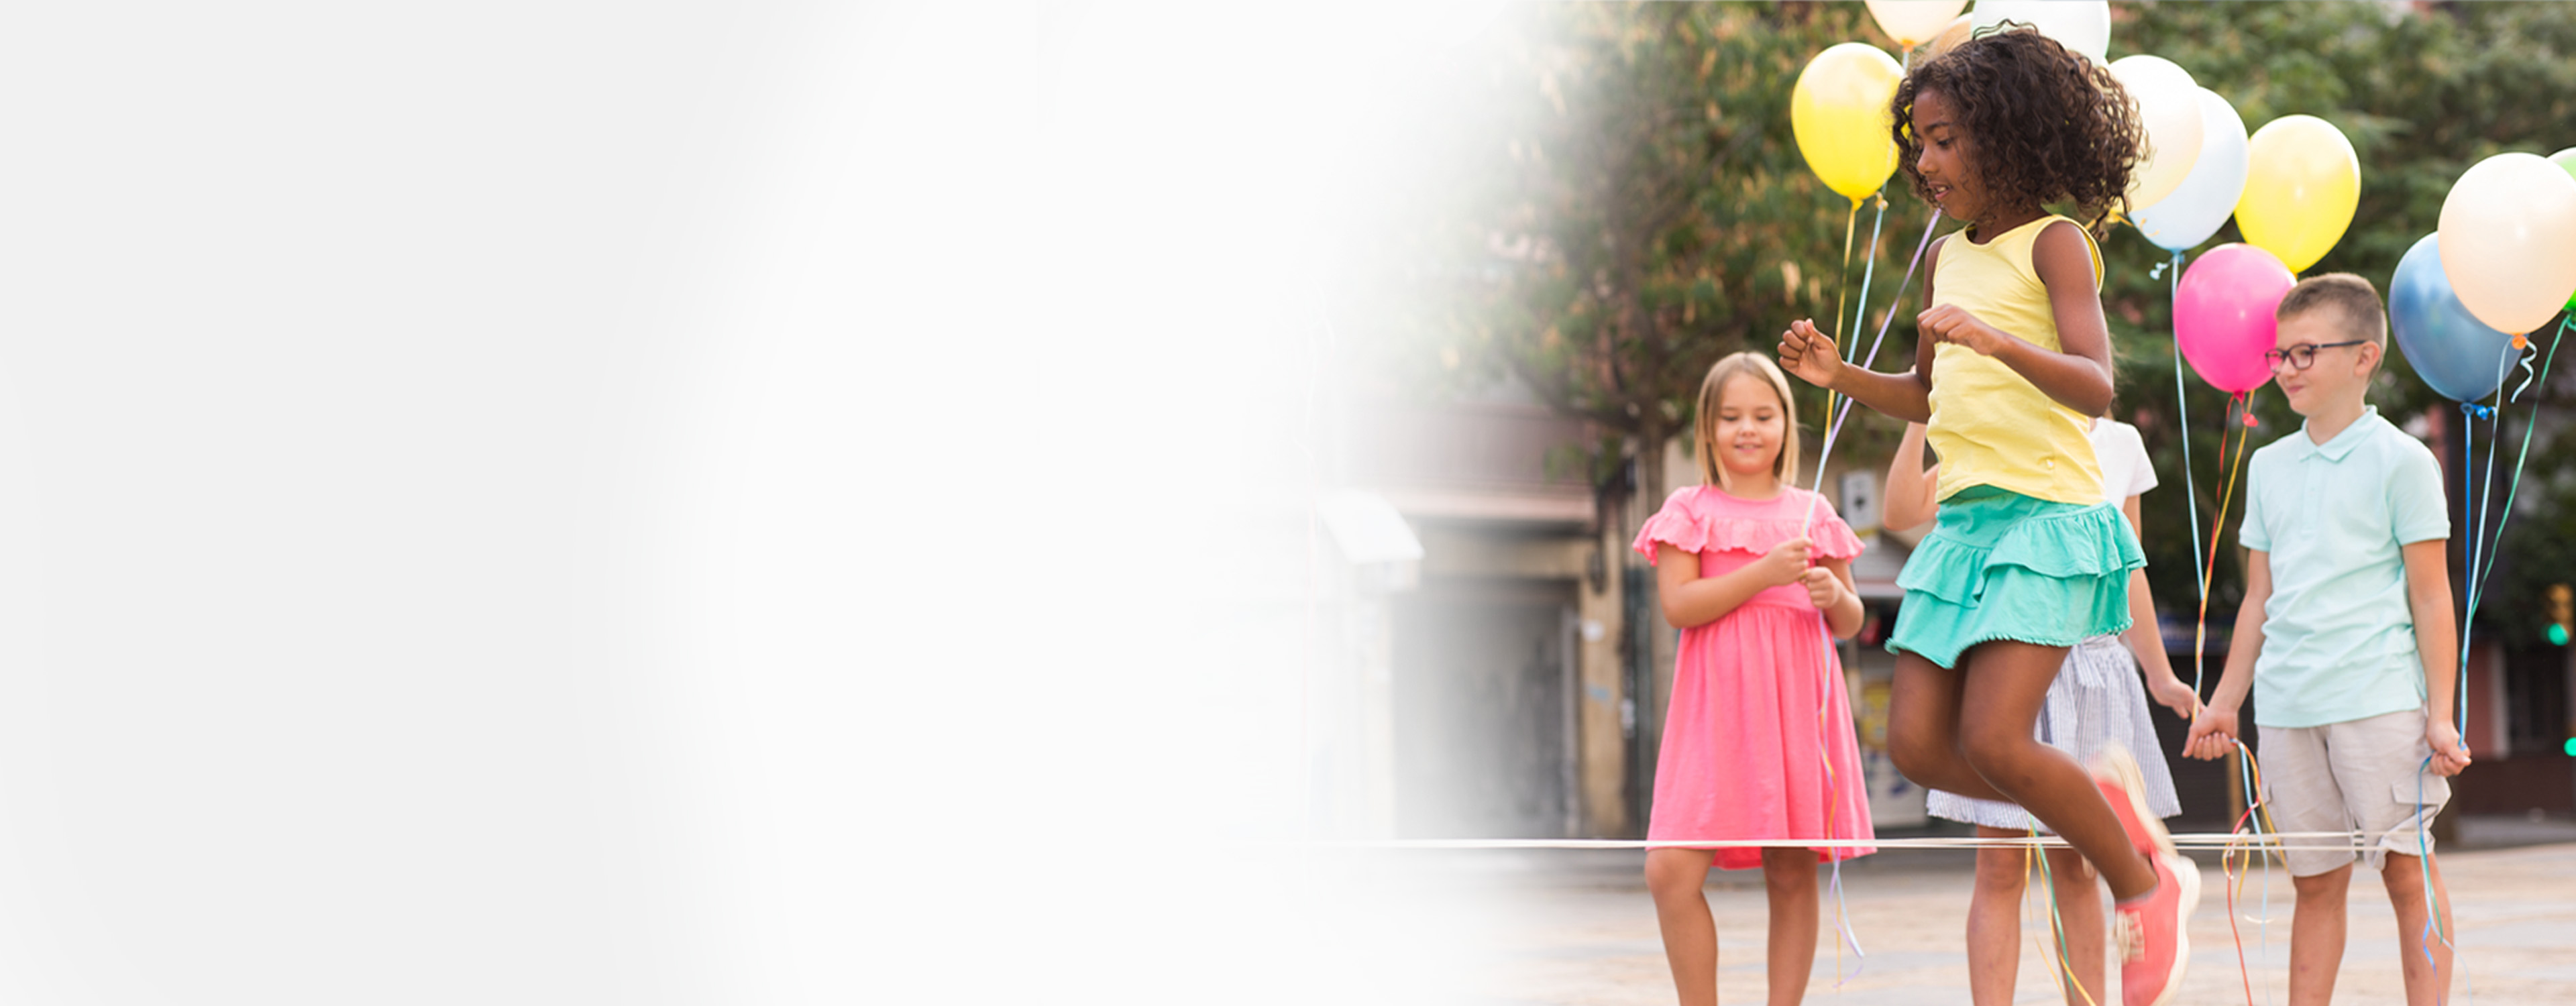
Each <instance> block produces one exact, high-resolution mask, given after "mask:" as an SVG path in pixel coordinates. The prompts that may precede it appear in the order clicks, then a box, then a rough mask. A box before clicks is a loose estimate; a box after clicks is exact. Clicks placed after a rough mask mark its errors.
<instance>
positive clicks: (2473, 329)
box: [2388, 234, 2521, 402]
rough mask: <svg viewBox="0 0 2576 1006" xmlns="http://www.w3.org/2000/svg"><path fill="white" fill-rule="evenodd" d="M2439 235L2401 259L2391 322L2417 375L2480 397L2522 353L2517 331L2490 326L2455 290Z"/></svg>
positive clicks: (2465, 396) (2392, 286)
mask: <svg viewBox="0 0 2576 1006" xmlns="http://www.w3.org/2000/svg"><path fill="white" fill-rule="evenodd" d="M2440 237H2441V235H2438V234H2427V235H2424V236H2423V237H2422V238H2420V239H2418V240H2417V241H2416V242H2415V247H2412V248H2408V249H2406V257H2405V258H2402V259H2399V260H2397V275H2396V277H2395V278H2393V279H2391V280H2389V281H2388V324H2389V327H2390V329H2392V330H2394V331H2395V332H2396V334H2397V348H2398V349H2400V350H2403V351H2405V353H2406V362H2408V363H2411V364H2414V365H2415V374H2416V376H2418V377H2421V378H2423V379H2424V383H2426V384H2429V385H2432V386H2433V390H2435V391H2438V392H2441V393H2442V397H2444V398H2450V399H2455V400H2458V401H2463V402H2469V401H2476V400H2477V399H2481V398H2485V397H2486V396H2488V395H2490V394H2493V393H2494V392H2495V389H2496V386H2497V385H2499V384H2501V383H2503V382H2504V378H2505V374H2506V373H2507V372H2508V371H2509V369H2510V368H2511V367H2512V366H2513V361H2514V358H2515V357H2517V356H2520V355H2521V352H2520V351H2519V350H2516V349H2514V348H2513V336H2512V335H2509V334H2507V333H2504V332H2499V331H2496V330H2495V329H2492V328H2488V327H2487V326H2486V323H2485V322H2482V321H2479V320H2478V319H2477V316H2476V315H2473V314H2470V313H2469V309H2468V308H2467V307H2465V306H2463V305H2462V304H2461V303H2460V297H2459V295H2458V294H2455V293H2452V292H2451V280H2450V277H2448V276H2445V275H2443V273H2442V250H2441V245H2440V243H2439V241H2438V239H2439V238H2440Z"/></svg>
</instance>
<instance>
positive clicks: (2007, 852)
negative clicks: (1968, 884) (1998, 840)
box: [1977, 846, 2030, 898]
mask: <svg viewBox="0 0 2576 1006" xmlns="http://www.w3.org/2000/svg"><path fill="white" fill-rule="evenodd" d="M2029 872H2030V863H2029V853H2026V852H2024V851H2022V850H2020V849H2005V848H1998V847H1994V846H1988V847H1986V848H1983V849H1979V850H1977V890H1978V891H1980V892H1982V893H1986V894H1994V895H2001V896H2003V897H2005V898H2019V897H2021V890H2022V882H2023V881H2024V879H2025V878H2027V877H2028V876H2029Z"/></svg>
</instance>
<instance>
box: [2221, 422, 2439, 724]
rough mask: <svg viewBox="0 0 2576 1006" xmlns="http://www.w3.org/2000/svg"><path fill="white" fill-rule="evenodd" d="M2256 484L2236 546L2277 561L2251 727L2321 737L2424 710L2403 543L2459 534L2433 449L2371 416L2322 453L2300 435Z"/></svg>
mask: <svg viewBox="0 0 2576 1006" xmlns="http://www.w3.org/2000/svg"><path fill="white" fill-rule="evenodd" d="M2247 479H2248V480H2249V481H2248V485H2247V487H2246V496H2245V525H2244V530H2243V531H2241V532H2240V533H2239V534H2238V536H2237V538H2238V540H2239V541H2240V542H2242V543H2244V545H2245V547H2247V548H2250V549H2255V550H2257V551H2261V552H2268V553H2270V554H2271V562H2272V599H2271V600H2270V601H2268V602H2266V603H2265V604H2264V605H2263V652H2262V655H2261V656H2260V657H2259V658H2258V659H2256V660H2255V662H2254V716H2255V721H2256V722H2257V723H2260V724H2261V725H2263V726H2267V727H2313V726H2323V725H2325V724H2328V723H2344V722H2349V721H2352V720H2357V719H2362V718H2365V717H2370V716H2378V715H2381V714H2383V713H2393V712H2399V711H2402V710H2407V709H2415V708H2419V707H2421V706H2423V704H2424V664H2423V662H2422V661H2421V660H2418V659H2417V658H2416V655H2415V617H2414V613H2413V612H2411V611H2409V610H2408V609H2407V605H2406V561H2405V558H2404V557H2403V556H2402V555H2401V554H2400V553H2399V551H2398V546H2401V545H2407V544H2412V543H2414V542H2419V541H2434V540H2439V539H2447V538H2449V537H2450V536H2451V517H2450V513H2449V510H2448V504H2447V501H2446V500H2445V499H2444V498H2443V495H2442V466H2441V465H2440V464H2438V463H2436V462H2435V461H2434V460H2433V452H2432V451H2430V450H2428V449H2426V448H2425V446H2424V445H2423V444H2422V443H2421V442H2419V441H2417V440H2416V439H2415V438H2414V437H2410V436H2407V435H2406V433H2405V432H2404V431H2402V430H2399V429H2398V428H2396V427H2394V426H2390V425H2389V424H2388V420H2385V419H2381V418H2379V409H2378V407H2376V406H2373V407H2371V408H2369V409H2367V410H2365V411H2364V412H2363V413H2362V416H2361V418H2360V419H2356V420H2354V421H2353V424H2352V425H2351V426H2348V427H2345V428H2344V430H2343V432H2341V433H2337V434H2335V437H2334V439H2332V440H2329V441H2326V442H2325V443H2324V444H2317V443H2315V442H2313V441H2311V440H2309V439H2308V433H2307V430H2306V428H2305V427H2304V426H2302V427H2301V428H2300V430H2299V431H2298V432H2296V433H2292V434H2290V435H2289V436H2286V437H2282V438H2281V439H2279V440H2275V441H2272V442H2271V443H2269V444H2266V445H2264V446H2263V448H2262V449H2261V450H2258V451H2255V452H2254V459H2253V461H2252V462H2250V471H2249V473H2248V475H2247Z"/></svg>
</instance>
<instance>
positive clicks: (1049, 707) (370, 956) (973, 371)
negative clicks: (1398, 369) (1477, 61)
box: [0, 0, 1498, 1004]
mask: <svg viewBox="0 0 2576 1006" xmlns="http://www.w3.org/2000/svg"><path fill="white" fill-rule="evenodd" d="M1497 16H1498V15H1496V14H1494V13H1492V12H1490V11H1487V10H1483V9H1480V8H1471V9H1441V8H1435V7H1412V8H1404V9H1399V10H1381V9H1377V8H1359V7H1353V8H1347V9H1327V8H1315V7H1310V6H1305V5H1275V6H1270V7H1237V6H1217V7H1207V6H1204V5H1179V4H1173V5H1164V6H1160V7H1143V6H1120V7H1096V6H1083V5H1036V4H1019V5H1009V4H1004V5H976V6H973V7H971V8H969V7H960V6H956V5H934V4H926V3H924V4H896V5H873V6H861V7H855V8H852V7H847V6H841V5H804V4H789V3H752V4H712V3H700V4H686V5H678V4H654V3H641V4H638V3H620V4H609V3H574V2H559V0H547V2H535V3H510V4H494V3H465V4H442V5H431V6H420V7H413V8H386V7H382V6H378V5H360V6H358V7H351V6H349V5H335V4H322V3H303V4H294V3H276V2H255V3H245V4H227V5H217V6H212V7H209V6H206V5H187V4H170V3H162V4H147V5H140V6H132V5H126V6H116V7H102V6H94V5H56V6H53V7H28V8H22V9H19V10H17V11H15V12H13V16H12V17H11V18H10V19H9V21H8V25H7V29H6V30H5V31H0V137H5V140H6V149H7V150H8V154H7V155H6V156H5V157H0V180H5V185H0V193H5V196H0V199H5V211H0V1001H8V1002H16V1003H65V1004H74V1003H81V1004H87V1003H96V1004H129V1003H135V1004H139V1003H190V1004H201V1003H204V1004H212V1003H261V1004H288V1003H335V1004H337V1003H353V1002H363V1003H455V1002H476V1003H570V1002H601V1003H611V1002H613V1003H729V1004H730V1003H803V1002H850V1001H879V1002H984V1001H1004V1000H1010V1001H1029V1000H1032V999H1036V998H1039V997H1041V996H1042V997H1044V998H1046V999H1049V1000H1059V1001H1060V1000H1071V1001H1120V1002H1134V1001H1165V1000H1170V1001H1193V1002H1202V1001H1230V1002H1243V1001H1264V1000H1268V1001H1283V1002H1303V1001H1318V1000H1319V999H1323V998H1330V999H1333V1000H1334V1001H1353V1000H1359V999H1366V998H1369V997H1370V996H1371V995H1372V994H1375V995H1387V996H1394V995H1397V994H1398V993H1400V992H1401V991H1402V990H1403V989H1404V988H1405V987H1406V986H1405V983H1404V981H1402V980H1399V979H1392V978H1389V977H1388V976H1387V975H1386V974H1383V973H1379V972H1375V971H1370V970H1368V968H1373V967H1377V966H1378V965H1368V966H1365V967H1363V966H1361V965H1356V964H1351V963H1350V962H1349V961H1348V960H1346V959H1345V958H1343V957H1342V956H1340V953H1339V951H1337V950H1336V949H1335V947H1336V946H1337V945H1338V944H1337V943H1336V940H1339V939H1343V937H1336V936H1333V935H1331V934H1333V933H1335V932H1339V931H1340V930H1339V928H1338V927H1339V923H1338V922H1336V921H1335V920H1336V919H1341V918H1346V917H1349V916H1351V915H1354V914H1361V913H1363V912H1366V911H1368V910H1369V909H1367V908H1366V906H1355V905H1354V904H1353V903H1352V902H1350V901H1348V900H1345V899H1346V897H1347V892H1342V891H1339V890H1336V889H1331V888H1329V887H1324V886H1318V883H1320V882H1313V883H1310V882H1309V881H1307V880H1304V879H1300V878H1301V877H1302V876H1303V875H1302V874H1301V873H1300V871H1299V870H1298V869H1297V868H1296V857H1295V856H1293V855H1288V854H1286V853H1284V852H1281V853H1278V854H1275V855H1274V854H1270V853H1266V852H1264V851H1262V850H1263V849H1264V848H1265V847H1264V846H1261V845H1253V846H1244V845H1240V844H1230V843H1240V842H1243V841H1254V842H1264V841H1274V840H1283V839H1293V838H1295V837H1296V836H1297V835H1298V834H1299V833H1300V829H1301V827H1302V823H1301V822H1302V818H1301V815H1302V813H1303V809H1302V808H1303V805H1302V802H1301V798H1300V796H1299V793H1298V780H1299V773H1300V771H1301V769H1300V765H1299V757H1298V744H1299V740H1298V738H1299V730H1300V725H1299V718H1300V716H1301V715H1303V710H1301V708H1300V702H1301V701H1303V700H1302V698H1301V689H1300V677H1299V676H1300V673H1301V667H1303V666H1304V664H1303V661H1305V660H1306V659H1307V655H1306V654H1303V653H1302V652H1301V650H1300V646H1301V645H1302V644H1301V633H1302V627H1303V626H1304V625H1305V624H1306V621H1305V618H1306V615H1305V609H1304V608H1303V607H1302V604H1303V600H1302V599H1303V598H1305V597H1306V596H1307V594H1306V586H1307V584H1306V582H1305V579H1304V578H1305V577H1306V576H1308V575H1309V574H1310V571H1309V570H1307V569H1306V568H1305V566H1304V565H1303V564H1305V563H1307V562H1308V561H1309V560H1310V558H1311V554H1312V553H1311V550H1310V548H1309V542H1308V541H1307V525H1306V523H1305V521H1306V510H1305V507H1306V497H1305V496H1304V495H1303V494H1305V493H1307V492H1308V491H1309V490H1311V489H1312V488H1313V486H1312V484H1311V482H1312V468H1311V451H1312V448H1313V444H1314V438H1315V436H1316V430H1317V428H1318V423H1319V419H1318V415H1319V411H1318V410H1319V409H1322V408H1324V407H1326V404H1328V403H1329V401H1330V399H1331V390H1330V382H1331V381H1332V380H1333V379H1334V371H1333V369H1332V368H1330V367H1328V366H1326V365H1325V361H1327V360H1329V359H1333V358H1335V353H1336V352H1337V350H1336V348H1335V343H1334V342H1333V339H1334V331H1335V330H1334V325H1333V321H1334V314H1335V311H1336V310H1337V304H1338V303H1339V302H1340V301H1339V298H1341V296H1342V291H1345V290H1347V289H1349V288H1350V287H1351V285H1352V283H1353V282H1354V279H1353V277H1354V276H1355V275H1358V274H1360V273H1364V272H1366V271H1368V270H1372V269H1380V268H1385V267H1386V266H1387V262H1385V261H1384V260H1383V256H1382V253H1383V251H1384V248H1385V247H1386V246H1385V244H1384V243H1383V242H1382V241H1380V240H1379V238H1381V237H1383V236H1384V235H1386V234H1387V233H1388V231H1387V228H1389V227H1391V226H1398V225H1397V224H1395V223H1393V222H1395V221H1400V220H1401V219H1402V210H1403V202H1404V200H1405V198H1406V192H1407V186H1409V185H1415V184H1419V182H1420V179H1421V177H1423V175H1422V172H1421V171H1420V170H1419V169H1420V167H1421V165H1420V164H1419V163H1418V162H1419V158H1420V156H1422V150H1423V149H1424V147H1423V143H1422V140H1421V138H1422V137H1423V136H1425V135H1427V134H1426V132H1425V130H1426V127H1427V126H1432V125H1436V124H1437V123H1438V122H1440V121H1441V120H1442V118H1443V116H1444V109H1443V106H1442V105H1441V102H1443V101H1446V100H1449V99H1450V98H1452V97H1454V96H1455V94H1456V93H1457V92H1456V90H1455V88H1454V86H1453V85H1454V84H1455V81H1453V80H1449V79H1448V78H1445V77H1443V76H1442V75H1443V74H1444V73H1448V72H1451V71H1452V70H1454V68H1455V66H1456V65H1458V63H1457V59H1458V55H1459V54H1460V53H1462V52H1465V51H1468V50H1470V49H1472V48H1473V47H1475V46H1478V45H1484V44H1489V43H1490V42H1491V38H1492V35H1493V32H1492V31H1491V30H1490V29H1491V27H1492V24H1493V23H1494V22H1495V20H1496V18H1497ZM1372 256H1379V257H1377V258H1373V257H1372ZM1387 918H1388V916H1384V915H1382V914H1381V915H1378V916H1377V922H1376V923H1375V924H1377V925H1381V926H1383V925H1385V924H1386V920H1387ZM1416 963H1417V964H1418V965H1420V966H1425V967H1442V968H1445V967H1449V966H1451V963H1441V962H1430V963H1423V962H1416ZM1452 963H1454V962H1452ZM1380 964H1385V962H1380ZM1354 967H1358V968H1361V971H1359V972H1354V971H1352V970H1351V969H1352V968H1354Z"/></svg>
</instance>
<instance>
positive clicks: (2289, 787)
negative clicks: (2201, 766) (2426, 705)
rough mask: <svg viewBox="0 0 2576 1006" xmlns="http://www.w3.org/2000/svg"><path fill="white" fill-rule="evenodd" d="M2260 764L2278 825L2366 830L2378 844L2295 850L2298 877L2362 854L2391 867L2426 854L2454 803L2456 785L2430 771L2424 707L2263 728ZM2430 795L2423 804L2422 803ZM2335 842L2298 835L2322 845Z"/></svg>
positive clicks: (2292, 854) (2293, 828) (2374, 864)
mask: <svg viewBox="0 0 2576 1006" xmlns="http://www.w3.org/2000/svg"><path fill="white" fill-rule="evenodd" d="M2255 729H2256V731H2257V737H2258V739H2259V740H2260V741H2261V744H2260V746H2258V747H2257V748H2255V751H2254V755H2255V763H2256V764H2257V765H2258V766H2259V767H2260V768H2261V769H2262V772H2263V795H2264V799H2265V800H2267V801H2269V803H2270V806H2271V810H2272V823H2273V824H2274V825H2275V826H2277V827H2279V828H2280V829H2281V830H2282V831H2286V832H2301V831H2346V832H2349V831H2358V832H2360V833H2362V836H2363V839H2364V841H2366V842H2368V843H2369V846H2370V847H2369V848H2367V849H2360V850H2355V851H2353V852H2344V851H2340V850H2323V849H2317V850H2309V849H2293V850H2290V851H2289V853H2288V854H2287V855H2288V858H2289V862H2290V875H2291V876H2293V877H2313V876H2316V875H2317V874H2320V873H2325V872H2327V871H2330V870H2333V869H2335V868H2337V867H2342V866H2349V865H2351V863H2352V861H2353V860H2354V859H2355V858H2359V859H2360V860H2362V861H2363V862H2365V863H2368V864H2370V867H2371V869H2374V870H2376V869H2383V868H2384V867H2385V864H2386V862H2387V859H2388V854H2389V853H2392V852H2395V853H2401V854H2404V855H2408V856H2420V855H2423V854H2424V853H2426V852H2429V851H2431V850H2432V848H2433V835H2432V831H2431V829H2432V826H2433V817H2434V815H2436V814H2439V813H2441V812H2442V805H2443V804H2445V803H2448V802H2449V801H2450V799H2451V782H2450V780H2448V779H2445V778H2443V777H2441V776H2438V775H2434V774H2432V773H2431V772H2429V771H2426V770H2425V768H2424V759H2425V758H2426V757H2428V756H2430V755H2431V754H2432V748H2431V747H2430V746H2429V745H2427V744H2425V743H2424V711H2423V710H2421V709H2409V710H2406V711H2403V712H2394V713H2386V714H2383V715H2379V716H2372V717H2369V718H2367V719H2358V720H2351V721H2349V722H2344V723H2328V724H2326V725H2324V726H2319V727H2266V726H2257V727H2256V728H2255ZM2419 801H2420V802H2419ZM2321 841H2322V842H2331V841H2332V840H2331V839H2325V840H2319V839H2292V840H2290V844H2292V845H2316V844H2321Z"/></svg>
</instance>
